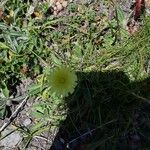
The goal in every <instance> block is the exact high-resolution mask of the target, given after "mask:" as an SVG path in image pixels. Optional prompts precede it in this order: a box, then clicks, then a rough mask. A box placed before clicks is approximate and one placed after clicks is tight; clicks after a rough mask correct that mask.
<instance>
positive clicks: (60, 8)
mask: <svg viewBox="0 0 150 150" xmlns="http://www.w3.org/2000/svg"><path fill="white" fill-rule="evenodd" d="M56 7H57V11H61V10H62V9H63V6H62V5H61V4H60V3H59V2H57V3H56Z"/></svg>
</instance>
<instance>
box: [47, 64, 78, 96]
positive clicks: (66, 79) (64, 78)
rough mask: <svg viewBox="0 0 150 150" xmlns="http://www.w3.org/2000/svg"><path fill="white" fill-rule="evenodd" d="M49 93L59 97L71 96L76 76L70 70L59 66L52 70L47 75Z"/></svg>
mask: <svg viewBox="0 0 150 150" xmlns="http://www.w3.org/2000/svg"><path fill="white" fill-rule="evenodd" d="M48 80H49V84H50V86H51V91H52V92H54V93H56V94H57V95H60V96H63V97H65V96H68V94H69V93H70V94H72V93H73V91H74V88H75V87H76V85H77V76H76V74H75V72H73V71H72V70H71V69H70V68H68V67H65V66H61V67H58V68H56V69H54V70H53V72H51V74H50V75H49V78H48Z"/></svg>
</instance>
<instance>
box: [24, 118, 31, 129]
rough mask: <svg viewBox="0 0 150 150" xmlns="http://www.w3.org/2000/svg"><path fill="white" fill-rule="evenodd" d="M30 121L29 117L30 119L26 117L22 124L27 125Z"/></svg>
mask: <svg viewBox="0 0 150 150" xmlns="http://www.w3.org/2000/svg"><path fill="white" fill-rule="evenodd" d="M31 122H32V121H31V119H30V118H27V119H25V120H24V122H23V125H24V126H25V127H27V126H28V125H30V124H31Z"/></svg>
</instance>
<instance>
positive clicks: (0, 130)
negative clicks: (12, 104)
mask: <svg viewBox="0 0 150 150" xmlns="http://www.w3.org/2000/svg"><path fill="white" fill-rule="evenodd" d="M28 98H29V97H28V96H27V97H25V99H24V100H23V101H22V102H21V103H20V105H19V106H18V108H17V109H16V110H15V111H14V112H13V114H12V115H11V116H10V117H9V118H8V120H7V122H5V123H4V124H3V126H2V127H1V128H0V133H1V132H2V131H4V129H5V128H7V127H8V126H9V125H10V124H11V122H12V121H13V120H14V119H15V118H16V117H17V115H18V114H19V112H20V111H22V110H23V108H24V106H25V104H26V103H27V100H28Z"/></svg>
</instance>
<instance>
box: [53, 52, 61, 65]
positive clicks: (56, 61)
mask: <svg viewBox="0 0 150 150" xmlns="http://www.w3.org/2000/svg"><path fill="white" fill-rule="evenodd" d="M51 58H52V60H53V62H54V63H55V64H56V65H61V61H60V60H59V59H58V58H57V57H56V56H55V55H54V54H51Z"/></svg>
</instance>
